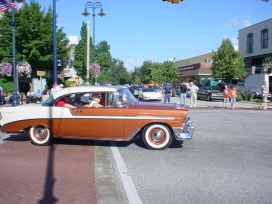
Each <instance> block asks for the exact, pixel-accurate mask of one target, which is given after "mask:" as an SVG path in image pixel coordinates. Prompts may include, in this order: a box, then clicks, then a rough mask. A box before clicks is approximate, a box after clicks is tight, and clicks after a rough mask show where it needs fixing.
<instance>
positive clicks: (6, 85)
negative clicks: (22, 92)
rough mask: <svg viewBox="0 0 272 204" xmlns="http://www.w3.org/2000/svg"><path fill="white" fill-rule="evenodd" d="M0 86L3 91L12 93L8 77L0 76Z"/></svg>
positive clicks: (12, 87)
mask: <svg viewBox="0 0 272 204" xmlns="http://www.w3.org/2000/svg"><path fill="white" fill-rule="evenodd" d="M0 86H1V87H2V88H3V92H4V93H13V91H14V86H13V82H11V81H10V80H8V79H4V78H0Z"/></svg>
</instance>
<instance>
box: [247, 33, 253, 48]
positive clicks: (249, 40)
mask: <svg viewBox="0 0 272 204" xmlns="http://www.w3.org/2000/svg"><path fill="white" fill-rule="evenodd" d="M251 52H253V33H250V34H248V35H247V53H251Z"/></svg>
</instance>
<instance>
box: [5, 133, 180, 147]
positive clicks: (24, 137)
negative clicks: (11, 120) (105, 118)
mask: <svg viewBox="0 0 272 204" xmlns="http://www.w3.org/2000/svg"><path fill="white" fill-rule="evenodd" d="M2 140H3V141H11V142H25V141H29V142H30V139H29V136H28V133H20V134H11V135H9V136H8V137H6V138H3V139H2ZM115 143H116V146H117V147H120V148H123V147H128V146H130V145H131V144H133V143H134V144H135V145H136V146H138V147H140V148H143V149H149V148H148V147H147V146H146V145H145V143H144V141H143V140H142V138H141V137H138V138H136V139H133V140H131V141H115ZM55 144H56V145H80V146H96V147H99V146H101V147H111V144H110V141H108V140H90V139H75V138H71V139H69V138H55V139H54V142H53V145H55ZM182 144H183V141H177V140H176V139H175V138H173V141H172V144H171V145H170V146H169V147H168V148H182V147H183V146H182Z"/></svg>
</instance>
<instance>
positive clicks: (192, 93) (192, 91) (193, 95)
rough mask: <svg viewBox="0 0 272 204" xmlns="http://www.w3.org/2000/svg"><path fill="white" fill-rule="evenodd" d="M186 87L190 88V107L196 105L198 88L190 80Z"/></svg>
mask: <svg viewBox="0 0 272 204" xmlns="http://www.w3.org/2000/svg"><path fill="white" fill-rule="evenodd" d="M188 89H189V90H190V96H191V100H190V107H196V100H197V92H198V90H199V88H198V87H197V86H196V85H194V82H190V83H189V87H188Z"/></svg>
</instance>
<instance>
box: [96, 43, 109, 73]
mask: <svg viewBox="0 0 272 204" xmlns="http://www.w3.org/2000/svg"><path fill="white" fill-rule="evenodd" d="M95 50H96V51H95V55H96V58H95V59H96V63H97V64H99V65H100V67H101V71H102V70H107V69H109V67H110V66H111V63H112V57H111V53H110V45H109V44H108V42H107V41H101V42H99V43H98V44H97V45H96V46H95Z"/></svg>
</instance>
